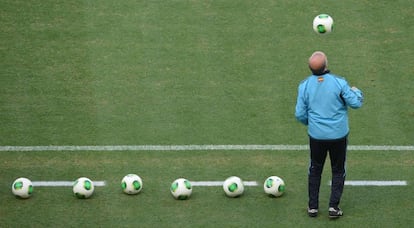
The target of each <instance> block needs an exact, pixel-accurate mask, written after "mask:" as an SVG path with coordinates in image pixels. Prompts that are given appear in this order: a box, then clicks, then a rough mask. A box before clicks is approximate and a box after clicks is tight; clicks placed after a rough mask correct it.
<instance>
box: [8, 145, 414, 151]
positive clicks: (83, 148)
mask: <svg viewBox="0 0 414 228" xmlns="http://www.w3.org/2000/svg"><path fill="white" fill-rule="evenodd" d="M308 149H309V146H308V145H107V146H0V151H191V150H296V151H298V150H299V151H303V150H308ZM348 150H355V151H363V150H371V151H414V145H410V146H397V145H395V146H392V145H350V146H348Z"/></svg>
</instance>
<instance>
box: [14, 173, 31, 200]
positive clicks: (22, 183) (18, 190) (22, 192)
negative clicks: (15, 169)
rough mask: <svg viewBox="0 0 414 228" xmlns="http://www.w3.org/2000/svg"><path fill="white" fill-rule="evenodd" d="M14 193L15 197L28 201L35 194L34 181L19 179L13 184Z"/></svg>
mask: <svg viewBox="0 0 414 228" xmlns="http://www.w3.org/2000/svg"><path fill="white" fill-rule="evenodd" d="M12 192H13V194H14V195H15V196H17V197H19V198H22V199H27V198H29V197H30V196H32V194H33V184H32V181H30V180H29V179H27V178H25V177H20V178H17V179H16V180H15V181H14V182H13V184H12Z"/></svg>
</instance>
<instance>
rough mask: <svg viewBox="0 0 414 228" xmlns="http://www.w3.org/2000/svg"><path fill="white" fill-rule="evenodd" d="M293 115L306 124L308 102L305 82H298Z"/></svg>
mask: <svg viewBox="0 0 414 228" xmlns="http://www.w3.org/2000/svg"><path fill="white" fill-rule="evenodd" d="M295 117H296V119H297V120H298V121H300V122H301V123H303V124H304V125H308V102H307V101H306V94H305V83H302V84H300V85H299V88H298V97H297V100H296V109H295Z"/></svg>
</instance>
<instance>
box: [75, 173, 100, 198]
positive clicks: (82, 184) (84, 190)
mask: <svg viewBox="0 0 414 228" xmlns="http://www.w3.org/2000/svg"><path fill="white" fill-rule="evenodd" d="M94 190H95V187H94V184H93V182H92V181H91V180H90V179H89V178H87V177H80V178H78V179H77V180H76V181H75V182H74V184H73V194H74V195H75V196H76V197H77V198H79V199H87V198H89V197H91V196H92V194H93V192H94Z"/></svg>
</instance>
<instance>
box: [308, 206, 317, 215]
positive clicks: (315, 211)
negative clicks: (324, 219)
mask: <svg viewBox="0 0 414 228" xmlns="http://www.w3.org/2000/svg"><path fill="white" fill-rule="evenodd" d="M308 215H309V217H316V216H318V209H310V208H308Z"/></svg>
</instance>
